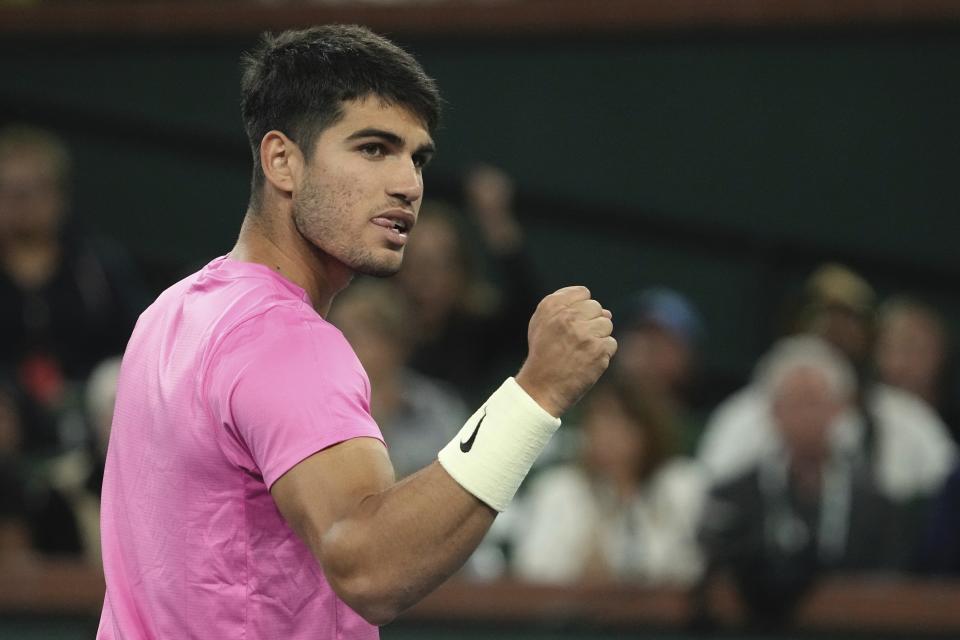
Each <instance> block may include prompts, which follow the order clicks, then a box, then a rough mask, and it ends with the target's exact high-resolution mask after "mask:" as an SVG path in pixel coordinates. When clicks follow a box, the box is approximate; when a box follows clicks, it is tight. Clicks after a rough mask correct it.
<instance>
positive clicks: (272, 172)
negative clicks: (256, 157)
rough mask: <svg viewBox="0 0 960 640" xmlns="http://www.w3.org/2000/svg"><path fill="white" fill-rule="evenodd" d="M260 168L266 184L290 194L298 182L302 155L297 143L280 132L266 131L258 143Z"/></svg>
mask: <svg viewBox="0 0 960 640" xmlns="http://www.w3.org/2000/svg"><path fill="white" fill-rule="evenodd" d="M260 166H261V167H262V168H263V175H264V177H265V178H266V180H267V183H269V184H271V185H273V186H274V187H275V188H276V189H277V190H278V191H283V192H286V193H292V192H293V190H294V188H295V187H296V185H297V183H298V182H299V180H300V175H301V169H302V168H303V154H302V153H301V152H300V147H298V146H297V143H296V142H294V141H293V140H291V139H290V138H288V137H287V136H286V135H284V133H283V132H281V131H276V130H273V131H268V132H267V133H266V135H264V136H263V139H262V140H261V141H260Z"/></svg>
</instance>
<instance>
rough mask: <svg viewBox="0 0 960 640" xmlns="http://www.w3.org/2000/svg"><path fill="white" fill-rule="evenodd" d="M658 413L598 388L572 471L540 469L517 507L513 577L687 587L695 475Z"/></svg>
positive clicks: (697, 495) (623, 393)
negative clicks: (520, 517)
mask: <svg viewBox="0 0 960 640" xmlns="http://www.w3.org/2000/svg"><path fill="white" fill-rule="evenodd" d="M671 427H672V425H671V423H670V421H669V420H668V418H667V416H666V414H665V413H664V412H663V410H662V408H661V407H658V406H656V405H655V404H652V403H651V402H650V401H649V400H647V399H645V398H644V397H643V396H640V395H637V394H635V393H633V392H632V391H631V390H629V389H626V388H624V387H622V386H620V385H613V384H610V383H606V384H604V383H601V385H600V386H598V387H597V388H596V389H594V390H593V391H592V392H591V394H590V396H589V397H588V399H587V402H586V407H585V408H584V422H583V426H582V429H583V437H584V442H583V448H582V459H581V461H580V463H579V464H572V465H566V466H561V467H556V468H553V469H549V470H545V471H543V472H542V473H541V474H540V475H539V476H537V478H536V480H535V481H534V484H533V486H532V487H531V488H530V491H529V494H528V497H527V498H526V500H525V501H524V504H523V508H524V509H525V510H526V513H527V517H526V519H525V522H524V529H523V530H521V531H519V532H518V534H519V535H518V538H519V541H518V543H517V547H516V550H515V554H514V557H513V560H514V568H515V572H516V575H517V576H518V577H519V578H521V579H524V580H531V581H536V582H549V583H575V582H579V581H624V582H637V583H647V584H688V583H691V582H693V581H694V580H695V579H696V578H697V577H698V575H699V573H700V570H701V564H702V563H701V557H700V553H699V549H698V546H697V543H696V535H695V534H696V523H697V522H698V520H699V517H700V510H701V506H702V504H703V499H704V485H703V482H702V478H701V475H700V473H699V469H698V468H697V467H696V465H694V464H693V463H692V462H690V461H686V460H683V459H681V458H678V457H675V456H674V453H675V451H676V438H677V434H676V433H674V432H673V430H672V428H671Z"/></svg>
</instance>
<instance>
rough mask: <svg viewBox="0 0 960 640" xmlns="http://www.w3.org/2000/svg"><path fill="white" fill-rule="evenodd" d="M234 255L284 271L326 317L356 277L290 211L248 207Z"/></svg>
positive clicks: (234, 256)
mask: <svg viewBox="0 0 960 640" xmlns="http://www.w3.org/2000/svg"><path fill="white" fill-rule="evenodd" d="M230 257H231V258H232V259H234V260H240V261H243V262H255V263H258V264H262V265H265V266H267V267H270V268H271V269H273V270H274V271H276V272H278V273H280V274H281V275H283V277H285V278H286V279H287V280H290V281H291V282H293V283H294V284H296V285H297V286H299V287H301V288H303V290H304V291H306V292H307V295H309V296H310V302H311V304H312V305H313V308H314V309H315V310H316V312H317V313H318V314H320V315H321V316H322V317H324V318H325V317H326V316H327V313H328V312H329V311H330V305H331V303H332V302H333V298H334V296H336V295H337V293H339V292H340V291H341V290H343V289H344V288H345V287H346V286H347V285H348V284H350V280H351V279H352V278H353V272H352V271H350V269H348V268H347V267H346V266H344V265H343V264H342V263H340V262H339V261H337V260H335V259H333V258H331V257H330V256H329V255H327V254H325V253H324V252H322V251H320V250H319V249H318V248H317V247H315V246H314V245H313V244H311V243H310V242H309V241H308V240H306V239H305V238H304V237H303V236H302V235H301V234H300V232H299V231H298V230H297V228H296V225H295V224H294V222H293V216H292V215H289V213H288V214H287V215H282V213H280V214H275V213H274V212H271V211H268V210H265V209H264V210H261V211H259V212H258V211H255V210H254V209H253V208H252V207H251V209H248V210H247V214H246V217H245V218H244V220H243V226H241V228H240V236H239V237H238V238H237V243H236V245H235V246H234V247H233V250H232V251H231V252H230Z"/></svg>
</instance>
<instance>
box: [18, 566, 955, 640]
mask: <svg viewBox="0 0 960 640" xmlns="http://www.w3.org/2000/svg"><path fill="white" fill-rule="evenodd" d="M0 575H2V578H0V616H2V615H10V614H18V615H24V614H29V615H36V616H45V615H72V616H86V615H89V616H90V617H91V618H95V617H96V616H97V615H98V614H99V611H100V607H101V605H102V602H103V588H104V586H103V584H104V583H103V577H102V575H101V573H100V572H99V570H96V569H94V568H91V567H89V566H86V565H80V564H74V563H65V562H44V563H40V564H33V563H31V564H26V563H25V564H23V565H19V566H12V567H4V568H3V570H2V573H0ZM707 602H708V607H709V610H710V613H711V614H712V617H713V619H714V620H715V621H716V622H717V623H719V625H720V626H722V627H737V626H741V625H742V624H743V623H744V621H745V618H744V612H743V609H742V607H741V606H740V603H739V601H738V598H737V596H736V594H735V592H734V591H733V590H732V588H731V587H730V585H729V584H726V583H722V582H721V583H719V584H717V585H716V586H715V587H714V588H712V589H711V590H710V591H709V592H708V594H707ZM698 613H699V612H698V610H697V607H696V604H695V603H694V601H693V600H692V599H691V597H690V596H689V594H688V593H687V592H686V591H682V590H677V589H648V588H639V587H622V586H601V585H595V586H576V587H544V586H533V585H529V584H521V583H517V582H510V581H506V582H496V583H489V584H476V583H471V582H464V581H457V580H453V581H450V582H448V583H447V584H446V585H444V586H443V587H441V588H440V589H438V590H437V591H435V592H434V593H432V594H431V595H429V596H428V597H427V598H426V599H424V600H423V601H422V602H420V603H419V604H418V605H416V606H415V607H413V608H412V609H410V610H409V611H407V612H406V613H405V614H404V615H403V616H401V618H400V620H398V622H397V623H395V624H397V625H399V626H410V625H414V626H415V625H425V624H428V625H443V624H457V625H463V624H467V625H491V626H497V627H506V626H518V627H524V628H531V627H533V628H536V627H542V628H549V629H563V628H604V629H628V628H633V629H638V628H658V629H675V630H682V629H686V628H688V627H689V626H690V624H691V623H692V622H693V620H694V618H695V616H696V615H697V614H698ZM795 629H796V630H798V631H803V632H812V633H819V632H833V633H836V632H854V633H875V634H911V636H912V635H913V634H939V635H941V636H944V637H951V636H952V637H960V582H936V581H921V580H914V579H890V578H866V577H857V578H852V577H848V578H834V579H831V580H829V581H826V582H824V583H823V584H822V585H821V586H820V587H819V588H817V589H816V590H815V591H814V592H813V593H812V594H811V595H810V597H809V598H808V599H807V600H806V601H805V602H804V604H803V605H802V606H801V607H800V610H799V612H798V615H797V618H796V622H795Z"/></svg>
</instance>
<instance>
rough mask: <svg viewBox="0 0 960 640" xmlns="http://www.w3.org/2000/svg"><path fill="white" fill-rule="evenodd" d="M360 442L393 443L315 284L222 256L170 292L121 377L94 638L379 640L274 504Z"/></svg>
mask: <svg viewBox="0 0 960 640" xmlns="http://www.w3.org/2000/svg"><path fill="white" fill-rule="evenodd" d="M356 437H371V438H378V439H382V437H381V435H380V430H379V429H378V428H377V425H376V423H375V422H374V421H373V418H372V417H371V416H370V383H369V381H368V379H367V376H366V374H365V373H364V371H363V368H362V367H361V365H360V362H359V361H358V360H357V357H356V355H354V353H353V350H352V349H351V348H350V346H349V345H348V344H347V341H346V340H345V339H344V337H343V335H342V334H341V333H340V331H338V330H337V329H336V328H335V327H333V326H332V325H331V324H329V323H327V322H326V321H325V320H324V319H323V318H321V317H320V316H319V315H317V313H316V312H315V311H314V310H313V308H312V307H311V306H310V301H309V299H308V297H307V294H306V292H305V291H304V290H303V289H301V288H300V287H297V286H296V285H294V284H293V283H291V282H289V281H288V280H286V279H285V278H283V277H282V276H280V275H279V274H277V273H275V272H273V271H272V270H271V269H269V268H268V267H266V266H263V265H259V264H252V263H246V262H238V261H235V260H231V259H229V258H218V259H216V260H214V261H213V262H211V263H210V264H208V265H207V266H206V267H204V268H203V269H202V270H200V271H199V272H198V273H195V274H194V275H192V276H190V277H188V278H186V279H185V280H183V281H181V282H179V283H177V284H176V285H174V286H173V287H171V288H170V289H168V290H167V291H165V292H164V293H163V294H162V295H161V296H160V297H159V298H158V299H157V301H156V302H155V303H154V304H153V305H152V306H151V307H150V308H149V309H147V310H146V311H145V312H144V313H143V315H142V316H141V317H140V320H139V321H138V322H137V327H136V329H135V330H134V332H133V336H132V337H131V338H130V343H129V344H128V345H127V350H126V353H125V354H124V357H123V364H122V366H121V371H120V382H119V386H118V393H117V405H116V410H115V413H114V419H113V430H112V432H111V435H110V448H109V451H108V454H107V467H106V473H105V476H104V482H103V510H102V515H101V529H102V545H103V566H104V571H105V573H106V582H107V593H106V597H105V599H104V604H103V613H102V615H101V617H100V630H99V631H98V633H97V638H98V639H100V640H106V639H117V640H119V639H120V638H124V639H126V640H133V639H140V638H202V639H203V640H214V639H216V640H219V639H222V638H230V639H241V638H246V639H248V640H266V639H268V638H276V639H277V640H280V639H282V640H295V639H298V638H321V639H328V638H329V639H331V640H333V639H334V638H336V639H341V638H342V639H349V640H353V639H354V638H357V639H368V638H370V639H375V638H377V637H378V635H379V634H378V631H377V628H376V627H375V626H373V625H370V624H369V623H367V622H366V621H365V620H363V618H361V617H360V616H359V615H357V614H356V613H355V612H354V611H352V610H351V609H350V608H349V607H348V606H347V605H346V604H345V603H344V602H342V601H341V600H340V599H339V598H338V597H337V596H336V594H335V593H334V592H333V590H332V589H331V588H330V585H329V584H328V583H327V581H326V580H325V579H324V576H323V571H322V570H321V568H320V566H319V564H318V563H317V561H316V560H315V559H314V558H313V556H312V555H311V553H310V550H309V549H308V548H307V546H306V545H305V544H304V543H303V542H302V541H301V540H300V539H299V538H298V537H297V536H296V534H294V532H293V530H292V529H291V528H290V527H289V526H288V525H287V523H286V521H285V520H284V519H283V517H282V516H281V515H280V513H279V511H278V510H277V507H276V505H275V504H274V502H273V499H272V497H271V495H270V487H271V486H272V485H273V483H274V482H276V480H277V479H278V478H279V477H280V476H282V475H283V474H284V473H286V472H287V471H288V470H289V469H290V468H291V467H293V466H294V465H296V464H297V463H298V462H300V461H301V460H303V459H304V458H306V457H308V456H310V455H311V454H313V453H316V452H317V451H320V450H321V449H324V448H326V447H329V446H331V445H334V444H336V443H338V442H342V441H344V440H347V439H349V438H356ZM317 500H323V496H321V495H318V496H317Z"/></svg>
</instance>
